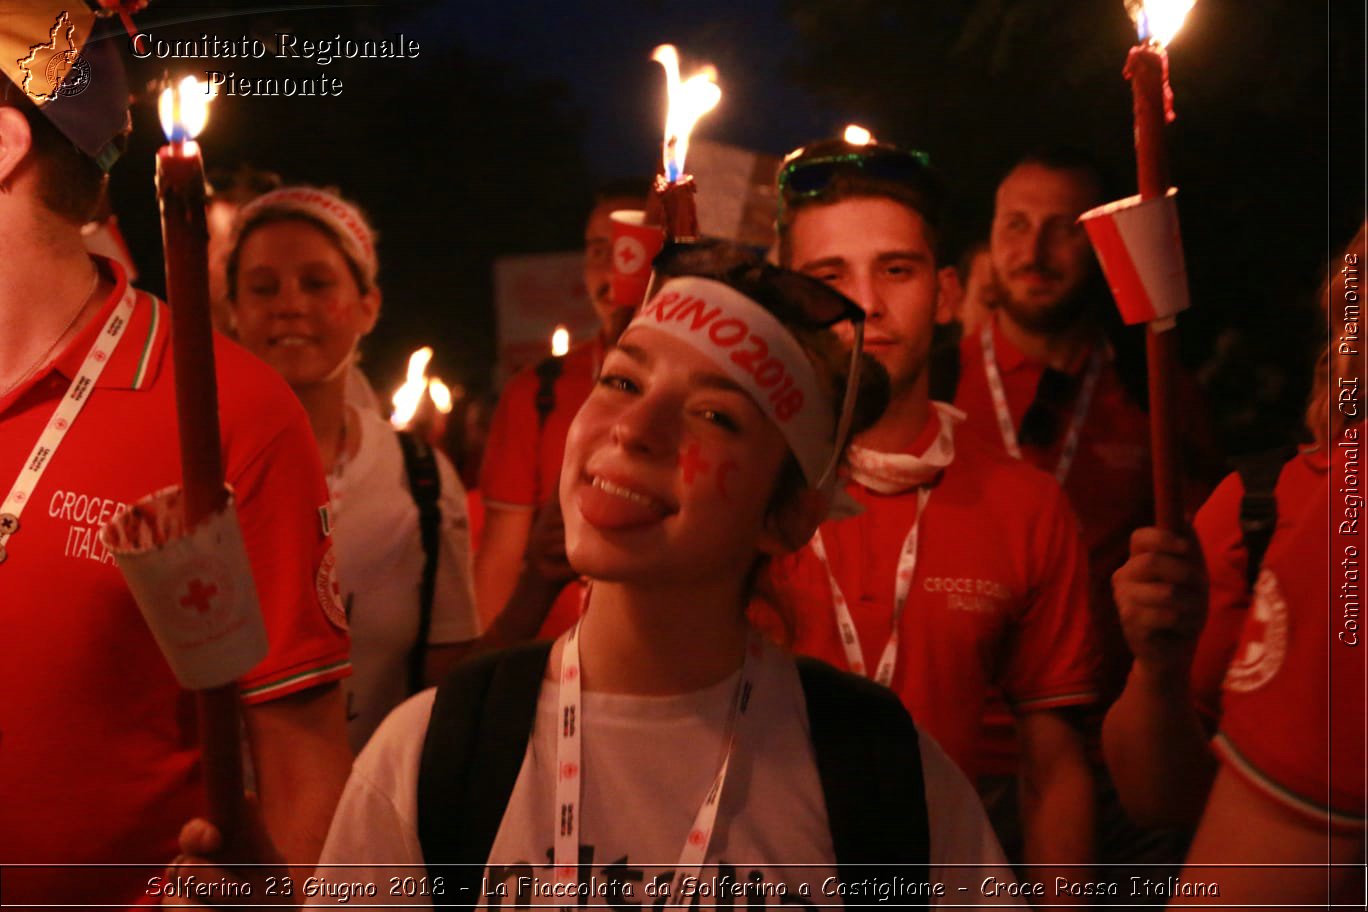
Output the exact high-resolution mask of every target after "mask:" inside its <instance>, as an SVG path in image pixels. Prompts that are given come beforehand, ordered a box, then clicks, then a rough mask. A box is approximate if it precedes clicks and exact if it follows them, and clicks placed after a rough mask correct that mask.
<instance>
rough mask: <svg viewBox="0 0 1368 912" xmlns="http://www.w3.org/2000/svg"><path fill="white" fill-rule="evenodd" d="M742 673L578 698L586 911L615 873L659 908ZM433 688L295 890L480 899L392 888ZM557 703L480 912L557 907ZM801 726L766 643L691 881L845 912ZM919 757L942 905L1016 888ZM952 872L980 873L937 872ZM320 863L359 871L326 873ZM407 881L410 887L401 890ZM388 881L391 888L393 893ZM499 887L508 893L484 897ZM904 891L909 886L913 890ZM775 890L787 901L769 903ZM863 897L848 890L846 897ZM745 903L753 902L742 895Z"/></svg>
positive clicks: (364, 776)
mask: <svg viewBox="0 0 1368 912" xmlns="http://www.w3.org/2000/svg"><path fill="white" fill-rule="evenodd" d="M738 675H739V672H738ZM738 675H733V676H732V677H731V678H729V679H728V680H726V681H723V682H722V683H720V684H717V685H714V686H712V687H708V688H706V689H704V690H701V691H696V692H694V693H690V694H685V695H682V696H676V697H638V696H625V695H615V694H601V693H593V692H586V693H585V694H584V709H583V712H584V722H583V727H582V731H583V736H582V737H583V740H582V749H583V766H584V779H583V783H584V785H583V789H584V791H583V795H582V797H581V819H580V841H581V848H580V852H581V859H582V860H583V859H586V858H587V859H588V860H589V861H591V862H592V865H593V869H592V876H593V880H592V881H591V882H590V889H591V890H593V891H597V892H594V893H592V894H591V895H590V896H589V898H588V899H587V900H586V904H591V905H605V904H608V902H609V899H610V897H608V896H606V895H604V892H605V890H606V887H607V884H608V882H609V880H610V879H611V878H617V879H619V880H625V879H630V880H631V881H632V887H633V894H632V895H631V896H630V897H628V896H622V897H621V898H619V899H618V900H617V901H618V902H619V903H622V902H628V903H639V904H641V905H642V906H643V907H645V908H649V907H654V906H656V905H657V904H658V903H661V904H662V905H663V902H662V900H661V899H660V898H659V897H655V896H652V895H650V893H649V892H648V890H647V888H648V885H651V884H653V883H655V882H656V881H657V879H658V878H661V879H662V882H664V883H668V882H669V878H670V872H671V871H672V869H673V867H674V865H675V864H676V863H677V862H678V860H679V855H680V851H681V849H682V848H683V846H684V838H685V836H686V834H687V833H688V832H689V829H690V827H691V825H692V824H693V819H694V814H695V813H696V812H697V810H698V807H699V805H700V804H701V803H702V801H703V796H704V794H705V792H706V791H707V789H708V788H709V787H710V786H711V784H712V780H713V777H714V776H715V774H716V772H717V766H718V763H719V762H720V759H721V751H722V749H723V745H722V737H723V732H724V729H725V727H726V719H727V716H728V714H729V710H730V708H731V703H732V699H733V696H734V693H735V687H736V683H737V679H738ZM434 693H435V691H425V692H423V693H421V694H419V695H417V696H415V697H414V698H412V699H411V700H409V701H408V702H406V703H405V704H404V705H403V706H401V707H400V708H399V709H397V710H396V711H395V712H394V713H393V714H391V715H390V717H389V718H388V719H386V720H385V723H384V724H383V725H382V726H381V727H380V729H379V731H378V732H377V733H376V736H375V737H374V738H373V739H372V740H371V743H370V744H369V745H367V747H366V749H365V750H364V751H363V752H362V754H361V756H360V757H359V758H357V761H356V765H355V767H354V768H353V770H352V775H351V779H350V780H349V781H348V783H347V787H346V790H345V791H344V792H343V795H342V799H341V801H340V803H339V804H338V807H337V812H336V814H335V816H334V817H333V822H332V828H331V830H330V831H329V833H328V838H327V842H326V844H325V845H324V847H323V853H322V857H321V859H320V862H319V863H320V867H319V869H318V871H317V873H316V877H317V878H318V880H316V881H314V882H313V884H312V886H313V888H314V894H315V895H313V896H309V895H308V892H309V891H308V889H307V888H308V887H309V886H310V885H309V884H306V885H305V887H306V898H307V899H308V901H309V902H311V903H315V904H327V903H332V902H337V901H338V898H337V897H336V896H331V897H329V896H325V895H319V893H320V892H325V891H327V890H328V889H329V888H330V887H331V888H333V890H334V891H336V889H337V886H336V885H337V883H338V882H342V881H345V882H361V883H366V884H373V885H374V886H375V888H376V889H377V890H378V899H379V901H383V902H392V903H411V904H416V905H428V904H431V903H433V902H434V901H435V902H436V903H438V904H441V903H448V904H450V903H457V902H462V901H466V902H470V901H472V899H478V898H471V897H456V896H452V895H449V894H445V893H444V894H440V895H437V890H436V889H435V886H436V885H434V884H432V883H431V882H427V883H426V889H427V890H428V895H414V896H405V895H403V894H404V888H405V886H408V887H414V886H417V887H418V889H416V890H414V891H413V892H415V893H420V894H421V893H422V891H423V884H422V879H423V878H426V876H427V872H426V871H425V870H424V868H423V867H422V866H423V853H422V849H421V847H420V846H419V843H418V833H417V794H416V790H417V780H418V765H419V757H420V754H421V751H422V745H423V739H424V735H425V732H426V729H427V724H428V719H429V717H430V715H431V711H432V701H433V695H434ZM557 695H558V685H557V684H556V683H555V682H552V681H543V683H542V689H541V695H540V698H539V700H538V705H537V717H536V722H535V724H534V729H533V735H532V738H531V740H530V742H529V744H528V749H527V754H526V756H525V758H524V760H523V764H522V768H521V770H520V772H519V773H518V778H517V782H516V784H515V785H514V787H513V793H512V795H511V797H510V799H509V805H508V809H507V811H505V813H504V817H503V821H502V823H501V824H500V826H499V832H498V835H497V836H496V838H495V841H494V845H493V847H492V849H491V852H490V858H489V865H488V867H487V869H486V872H485V874H486V881H485V883H486V894H487V896H486V898H487V902H488V904H489V906H490V907H491V908H492V907H495V906H507V907H510V908H511V907H514V906H523V907H525V906H526V905H527V904H528V903H531V904H534V905H535V904H541V905H546V906H555V905H556V899H555V897H553V896H550V895H547V894H544V893H539V892H536V891H539V890H544V889H549V888H550V887H551V886H552V885H554V883H555V878H554V872H553V871H552V869H551V866H550V857H551V847H552V842H553V820H554V817H553V807H554V801H555V795H554V789H555V784H554V779H553V775H552V772H553V770H554V769H555V767H556V740H555V735H556V724H555V721H556V715H557V702H556V701H557ZM808 730H809V729H808V719H807V710H806V706H805V704H804V699H803V691H802V686H801V684H800V681H799V678H798V671H797V667H796V666H795V665H794V662H793V659H792V657H791V656H789V655H788V654H786V653H784V652H782V651H781V650H779V649H777V648H775V647H767V648H766V650H765V652H764V654H763V655H762V657H761V659H760V660H759V662H758V663H757V668H756V675H755V690H754V692H753V694H752V697H751V709H750V710H749V711H748V712H747V714H746V716H745V722H744V724H743V725H742V728H741V729H740V733H739V737H738V744H737V747H736V752H735V754H734V755H733V758H732V763H731V766H730V768H729V770H728V774H727V780H726V784H725V786H724V787H723V795H722V803H721V806H720V809H719V812H718V817H717V828H716V830H715V831H714V834H713V838H712V842H711V843H710V845H709V847H708V855H707V862H706V864H705V865H704V867H703V868H702V869H701V870H700V872H699V875H698V876H699V883H700V885H702V886H703V887H705V888H707V887H720V886H724V885H725V883H726V881H725V877H726V875H730V877H731V879H732V882H740V883H746V882H748V881H752V882H758V883H759V885H760V888H761V892H762V893H763V894H764V899H765V904H766V905H768V906H775V907H777V906H779V905H781V904H785V905H792V904H794V903H797V904H800V905H801V904H809V905H819V906H839V905H841V900H840V897H839V896H838V895H834V894H833V892H832V891H833V890H834V889H835V883H836V881H835V877H836V874H837V871H836V865H835V852H834V849H833V847H832V840H831V833H830V831H829V828H828V823H827V812H826V804H825V801H824V799H823V795H822V789H821V783H820V780H819V778H818V774H817V768H816V757H815V754H814V750H813V747H812V743H811V740H810V738H809V735H808ZM921 754H922V764H923V775H924V777H925V782H926V799H927V809H928V814H929V824H930V834H931V845H930V862H931V864H930V868H929V872H928V873H929V883H931V884H936V883H938V882H939V883H943V884H944V885H945V886H944V896H943V897H942V901H945V902H952V903H954V902H958V903H965V902H974V903H981V902H984V899H983V898H982V897H981V896H980V891H979V884H980V883H981V882H982V880H983V879H984V878H985V877H989V876H994V877H997V878H998V879H999V880H1000V881H1002V882H1005V883H1011V882H1012V881H1013V877H1012V874H1011V872H1010V870H1009V869H1008V868H1007V865H1006V861H1005V859H1004V858H1003V855H1002V850H1001V848H999V846H998V842H997V839H996V837H995V836H994V835H993V832H992V829H991V828H990V826H989V824H988V821H987V818H986V816H985V815H984V812H983V808H982V806H981V805H980V804H979V800H978V796H977V795H976V794H975V792H974V790H973V788H972V787H971V786H970V784H969V782H968V780H967V779H965V778H964V775H963V774H962V773H961V772H960V771H959V770H958V768H956V766H955V765H954V763H953V762H952V761H951V760H950V759H949V758H948V757H947V756H946V755H945V754H944V752H942V751H941V749H940V748H939V747H938V746H937V745H936V743H935V742H934V741H933V740H931V739H930V738H929V737H927V736H926V735H925V734H922V736H921ZM953 863H971V864H974V865H981V866H982V867H972V868H955V867H948V865H950V864H953ZM331 864H351V865H364V866H366V867H361V868H356V867H353V868H340V867H339V868H328V867H326V865H331ZM800 864H801V865H803V866H802V867H797V866H796V865H800ZM780 865H795V866H793V867H785V866H780ZM405 866H411V867H405ZM588 876H589V875H587V874H583V873H582V874H581V877H582V878H584V877H588ZM405 878H414V880H413V881H412V882H408V883H407V884H406V882H405ZM908 881H909V882H910V881H911V878H908ZM396 883H397V884H399V895H394V894H392V893H391V892H390V891H391V888H392V885H393V884H396ZM500 885H502V887H503V888H504V889H505V890H506V893H505V894H504V895H492V893H493V891H496V890H497V889H499V887H500ZM443 886H444V885H443ZM961 886H963V887H965V888H966V889H965V890H964V891H961V890H959V889H958V888H959V887H961ZM901 888H902V889H903V890H904V891H906V890H908V889H914V888H913V887H911V886H909V884H908V883H904V884H903V885H902V887H901ZM781 889H782V890H783V891H784V893H785V894H786V895H785V896H780V895H778V891H779V890H781ZM701 897H702V898H701V902H702V903H703V904H704V905H711V904H714V903H717V902H719V899H718V898H717V897H716V896H709V895H706V894H701ZM901 898H902V899H903V900H905V901H910V902H927V901H928V900H930V901H932V902H935V899H934V897H932V896H931V895H929V894H927V893H922V894H920V895H912V894H909V893H907V892H903V894H902V895H901ZM870 899H871V898H870V897H869V896H864V897H856V896H852V897H851V900H852V902H869V901H870ZM722 901H723V902H725V901H726V900H722ZM749 901H750V902H751V903H758V901H759V900H758V898H757V897H754V896H752V897H750V900H749ZM734 902H735V907H736V908H743V907H745V905H746V903H747V899H746V898H742V897H739V896H738V897H735V900H734ZM351 903H352V904H353V905H354V904H356V903H357V900H356V899H352V900H351ZM566 904H567V905H573V904H574V903H566Z"/></svg>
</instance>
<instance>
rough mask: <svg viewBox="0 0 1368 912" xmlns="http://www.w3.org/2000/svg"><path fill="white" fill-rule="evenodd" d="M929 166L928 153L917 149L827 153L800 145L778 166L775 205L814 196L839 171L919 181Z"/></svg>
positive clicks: (854, 149) (896, 180)
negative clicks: (802, 147)
mask: <svg viewBox="0 0 1368 912" xmlns="http://www.w3.org/2000/svg"><path fill="white" fill-rule="evenodd" d="M930 167H931V157H930V156H929V155H927V154H926V153H925V152H922V151H920V150H918V149H898V148H894V147H891V146H866V147H852V148H850V149H849V150H847V151H842V152H837V151H833V152H831V153H829V154H808V153H806V152H804V151H803V150H801V149H800V150H798V151H797V152H794V153H791V154H790V155H789V157H788V159H787V160H786V161H785V162H784V165H783V167H781V168H780V169H779V205H780V207H781V208H782V207H783V206H784V204H785V203H786V202H788V203H791V202H793V201H796V200H802V199H808V198H810V197H814V196H818V195H820V194H821V193H823V192H824V191H825V190H826V189H827V188H828V187H830V186H831V183H832V181H833V180H835V179H836V177H837V176H839V175H841V174H850V173H852V172H854V171H858V172H859V173H860V174H861V175H862V176H863V177H867V178H870V179H873V180H883V181H891V182H893V183H902V184H920V183H921V182H923V181H925V179H926V176H927V174H928V171H929V169H930Z"/></svg>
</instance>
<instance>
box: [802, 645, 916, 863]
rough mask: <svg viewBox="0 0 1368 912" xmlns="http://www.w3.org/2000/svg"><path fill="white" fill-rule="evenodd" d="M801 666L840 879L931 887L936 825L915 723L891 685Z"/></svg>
mask: <svg viewBox="0 0 1368 912" xmlns="http://www.w3.org/2000/svg"><path fill="white" fill-rule="evenodd" d="M797 661H798V677H799V679H800V680H801V681H802V684H803V696H804V698H805V700H806V701H807V713H808V724H809V725H810V726H811V729H812V744H813V748H814V750H815V751H816V754H817V774H818V776H819V777H820V779H821V781H822V793H823V795H824V797H825V798H826V806H827V818H828V821H829V823H830V826H831V840H832V845H833V847H834V848H835V850H836V866H837V870H838V871H839V874H840V878H841V880H842V881H844V882H846V883H855V882H857V881H861V880H865V879H867V878H871V877H873V878H876V879H877V880H878V881H879V882H881V883H888V884H892V883H894V881H893V880H892V878H893V877H894V876H897V877H900V878H905V879H908V880H915V881H916V882H918V883H923V882H925V881H926V880H927V878H928V876H929V868H930V858H931V852H930V845H931V837H930V824H929V822H928V820H927V810H926V785H925V782H924V781H923V777H922V763H921V746H920V741H919V738H918V735H917V729H916V726H914V725H913V724H912V717H911V716H909V715H908V714H907V710H906V709H904V708H903V705H902V703H901V701H899V699H898V697H897V695H896V694H894V693H893V692H892V691H891V690H889V689H887V688H885V687H880V686H879V685H877V684H875V683H873V682H872V681H868V680H865V679H864V678H859V677H856V676H855V675H851V674H847V673H846V672H843V671H838V670H837V669H835V668H833V667H831V666H830V665H827V664H826V663H825V662H819V661H817V660H815V659H809V658H799V659H798V660H797Z"/></svg>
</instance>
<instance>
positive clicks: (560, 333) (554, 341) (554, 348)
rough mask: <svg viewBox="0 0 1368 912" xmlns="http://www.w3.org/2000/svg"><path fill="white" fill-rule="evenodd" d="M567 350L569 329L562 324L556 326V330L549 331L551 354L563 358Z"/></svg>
mask: <svg viewBox="0 0 1368 912" xmlns="http://www.w3.org/2000/svg"><path fill="white" fill-rule="evenodd" d="M568 351H570V330H568V329H566V328H565V327H564V326H557V327H556V331H555V332H553V333H551V355H552V357H555V358H564V357H565V354H566V352H568Z"/></svg>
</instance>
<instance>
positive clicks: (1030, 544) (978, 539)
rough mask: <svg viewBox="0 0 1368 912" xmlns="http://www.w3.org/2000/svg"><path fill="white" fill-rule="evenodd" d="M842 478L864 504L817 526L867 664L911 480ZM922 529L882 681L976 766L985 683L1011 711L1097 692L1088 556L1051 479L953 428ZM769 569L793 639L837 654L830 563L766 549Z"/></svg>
mask: <svg viewBox="0 0 1368 912" xmlns="http://www.w3.org/2000/svg"><path fill="white" fill-rule="evenodd" d="M942 420H944V419H942V418H941V417H940V416H939V414H938V413H936V412H935V411H934V410H933V412H932V417H931V419H930V420H929V421H928V422H927V426H926V428H925V429H924V430H923V431H922V433H921V434H920V436H919V438H918V439H917V441H915V442H914V443H913V445H912V446H911V447H910V448H909V452H910V453H913V454H921V453H923V452H925V451H926V449H927V448H928V447H929V446H930V445H931V444H932V442H933V441H934V440H935V439H936V434H937V433H938V431H939V427H940V422H941V421H942ZM961 427H962V425H961ZM846 490H847V491H848V492H849V493H850V494H851V495H852V496H853V497H854V498H855V499H856V500H857V501H859V503H860V504H861V506H863V507H864V512H863V513H861V514H860V515H859V516H856V517H853V518H851V519H843V520H837V521H832V522H827V523H824V524H823V525H822V527H821V533H822V540H823V543H824V544H825V547H826V551H827V556H828V558H829V559H830V561H831V569H832V572H833V574H834V576H835V578H836V581H837V582H838V584H839V585H840V587H841V591H842V593H844V595H845V598H846V601H847V603H848V604H849V607H850V613H851V617H852V620H853V621H854V623H855V627H856V630H857V632H858V634H859V638H860V645H861V651H862V653H863V656H864V661H865V666H866V668H868V669H874V668H875V667H876V666H877V665H878V661H879V656H880V654H881V653H882V651H883V648H884V644H885V643H886V642H887V640H888V635H889V632H890V629H891V621H892V617H893V601H894V587H895V577H896V575H897V570H898V556H899V553H900V552H901V550H902V546H903V540H904V539H905V538H906V536H907V533H908V530H909V529H910V528H911V527H912V523H913V522H914V521H915V520H916V518H917V493H916V491H909V492H905V493H902V494H894V495H881V494H876V493H873V492H871V491H869V490H867V489H865V488H864V487H862V486H861V485H858V484H854V483H851V484H849V485H848V486H847V488H846ZM919 538H920V541H919V546H918V559H917V568H916V573H915V575H914V576H913V578H912V584H911V589H910V593H909V595H908V600H907V605H906V606H905V608H904V609H903V614H902V619H901V623H900V627H899V653H898V661H897V667H896V670H895V672H894V676H893V681H892V688H893V690H895V691H896V692H897V693H898V695H899V696H900V697H901V698H902V701H903V703H904V705H906V706H907V708H908V710H909V711H910V712H911V713H912V716H913V718H915V719H916V720H917V723H918V724H919V725H920V726H921V727H922V728H924V729H925V730H926V731H927V732H929V733H930V734H931V735H932V736H933V737H934V738H935V739H936V740H937V741H939V742H940V744H941V746H942V747H944V748H945V750H946V752H947V753H948V754H949V755H950V756H951V757H952V758H954V760H955V761H956V762H957V763H958V764H959V765H960V767H961V768H962V769H963V770H964V771H965V772H966V773H967V774H969V775H970V776H971V777H973V776H977V775H979V773H981V772H982V771H983V756H982V745H981V743H980V739H981V735H982V731H983V715H984V708H985V705H986V702H987V699H988V695H989V690H990V688H991V687H993V686H997V687H999V688H1001V690H1002V692H1003V693H1004V694H1006V696H1007V699H1008V701H1009V702H1010V704H1011V705H1012V706H1013V707H1014V709H1015V711H1016V712H1017V713H1027V712H1031V711H1035V710H1041V709H1049V708H1055V707H1062V706H1072V705H1079V704H1087V703H1091V702H1094V701H1095V700H1096V699H1097V696H1098V691H1097V688H1098V680H1097V676H1098V652H1097V644H1096V640H1095V633H1094V630H1093V626H1092V624H1091V622H1090V619H1089V615H1088V612H1087V611H1086V610H1085V600H1086V598H1087V562H1086V558H1085V556H1084V554H1083V549H1082V545H1081V544H1080V542H1079V537H1078V528H1077V523H1076V521H1075V520H1074V517H1073V513H1072V511H1071V510H1070V509H1069V505H1068V502H1067V501H1066V500H1065V499H1064V496H1063V494H1062V493H1061V492H1060V490H1059V486H1058V485H1056V484H1054V483H1053V482H1052V481H1051V480H1050V479H1049V478H1047V477H1046V476H1045V475H1043V474H1042V473H1040V472H1039V471H1037V470H1035V469H1033V468H1031V467H1030V466H1028V465H1025V464H1024V463H1021V462H1017V461H1016V460H1011V459H1004V458H1002V457H999V456H997V455H996V454H994V453H992V452H990V451H988V450H987V449H985V448H984V447H982V446H980V445H977V444H976V443H975V442H973V441H972V440H970V439H967V438H966V437H965V436H964V435H962V434H959V435H957V438H956V440H955V457H954V461H953V462H952V463H951V464H950V465H949V466H948V467H947V468H946V469H945V470H944V471H943V472H942V473H941V475H940V478H939V481H937V482H936V483H935V485H934V487H933V488H932V490H931V496H930V500H929V501H928V502H927V506H926V515H925V517H923V518H922V522H921V527H920V536H919ZM770 582H771V586H772V587H773V589H774V590H775V592H776V595H777V596H778V598H779V600H780V603H781V604H783V605H784V606H785V607H786V608H788V609H789V610H791V611H792V612H793V614H794V620H795V640H794V649H795V650H796V651H797V652H800V653H804V654H807V655H812V656H816V657H817V658H820V659H824V660H825V661H827V662H830V663H831V664H833V665H836V666H837V667H839V668H846V667H847V662H846V658H845V651H844V650H843V648H842V646H841V641H840V635H839V632H838V629H837V624H836V615H835V611H834V607H833V604H832V597H831V589H830V584H829V583H828V579H827V573H826V570H825V569H824V568H823V566H822V563H821V561H820V560H818V559H817V557H816V555H815V554H814V553H813V551H812V549H811V548H810V547H808V548H804V549H803V550H801V551H799V552H798V553H797V554H795V555H792V556H790V557H787V558H784V559H782V560H779V561H776V562H775V563H774V564H773V565H772V568H771V581H770Z"/></svg>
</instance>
